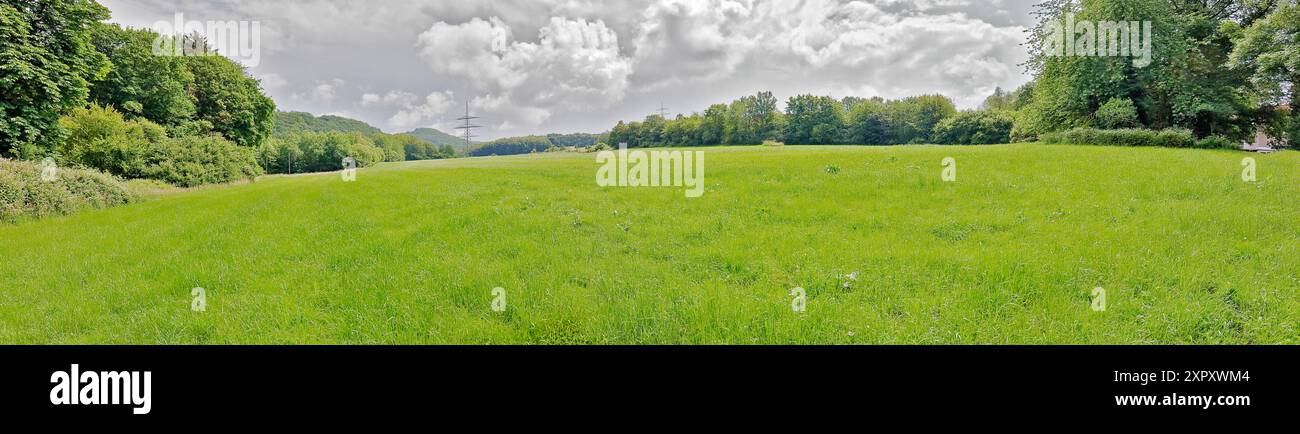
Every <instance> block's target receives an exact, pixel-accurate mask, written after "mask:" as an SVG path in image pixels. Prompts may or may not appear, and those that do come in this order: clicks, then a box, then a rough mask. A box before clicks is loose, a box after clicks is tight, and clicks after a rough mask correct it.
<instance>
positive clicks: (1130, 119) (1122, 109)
mask: <svg viewBox="0 0 1300 434" xmlns="http://www.w3.org/2000/svg"><path fill="white" fill-rule="evenodd" d="M1093 116H1094V118H1096V121H1097V126H1099V127H1101V128H1104V129H1118V128H1135V127H1138V126H1141V125H1142V124H1141V123H1140V122H1138V112H1137V107H1136V106H1134V105H1133V100H1130V99H1128V98H1112V99H1111V100H1110V101H1107V102H1106V103H1105V104H1102V105H1101V108H1098V109H1097V113H1095V114H1094V115H1093Z"/></svg>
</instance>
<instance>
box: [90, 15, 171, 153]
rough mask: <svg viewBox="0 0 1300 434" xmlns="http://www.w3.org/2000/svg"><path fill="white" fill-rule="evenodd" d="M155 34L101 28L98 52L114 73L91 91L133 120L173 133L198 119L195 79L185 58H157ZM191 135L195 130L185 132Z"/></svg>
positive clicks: (112, 26)
mask: <svg viewBox="0 0 1300 434" xmlns="http://www.w3.org/2000/svg"><path fill="white" fill-rule="evenodd" d="M158 37H159V35H158V34H157V33H154V32H153V31H150V30H136V29H123V28H122V27H120V26H118V25H116V24H99V25H96V26H95V30H94V33H93V41H94V45H95V49H96V50H98V51H99V52H100V53H102V54H104V55H105V56H107V58H108V60H109V62H110V63H111V64H112V69H111V70H110V71H109V73H108V74H107V75H106V76H104V77H103V78H101V79H99V80H96V81H95V82H94V83H93V84H92V86H91V92H90V99H91V100H92V101H95V102H97V103H99V104H102V105H108V106H113V107H116V108H118V109H119V110H121V111H123V112H124V114H125V115H126V116H127V117H129V118H144V119H148V120H151V121H153V122H154V123H157V124H160V125H163V126H165V127H168V128H178V127H182V126H183V125H184V126H188V127H193V126H194V125H192V124H188V123H190V122H192V121H193V120H194V116H195V114H196V108H195V105H194V102H195V100H196V98H195V96H194V95H191V94H190V89H191V88H192V87H193V86H194V75H193V74H191V73H190V71H189V69H188V68H187V67H186V65H185V58H183V57H177V56H157V55H154V54H153V43H154V41H155V40H156V39H157V38H158ZM185 131H189V130H185Z"/></svg>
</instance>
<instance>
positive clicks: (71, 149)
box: [57, 105, 167, 176]
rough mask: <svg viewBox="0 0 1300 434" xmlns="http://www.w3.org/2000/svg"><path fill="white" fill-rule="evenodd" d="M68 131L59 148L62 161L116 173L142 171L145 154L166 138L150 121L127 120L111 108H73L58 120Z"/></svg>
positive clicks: (126, 174)
mask: <svg viewBox="0 0 1300 434" xmlns="http://www.w3.org/2000/svg"><path fill="white" fill-rule="evenodd" d="M59 125H60V127H62V129H63V130H64V132H65V135H64V138H63V140H62V143H61V144H60V145H59V146H58V148H57V151H58V154H59V156H60V160H61V162H62V163H63V164H67V165H78V166H83V167H89V168H94V169H98V170H101V171H104V172H108V173H111V174H113V175H117V176H132V175H134V174H138V173H139V172H141V171H142V170H143V164H144V156H145V154H147V153H148V152H149V150H150V149H151V148H152V147H153V146H154V145H155V144H157V143H158V142H161V141H163V140H165V139H166V138H167V134H166V131H165V130H164V129H163V127H161V126H158V125H157V124H154V123H153V122H150V121H148V120H144V119H140V120H126V119H125V118H124V117H123V116H122V114H121V113H119V112H118V111H117V110H116V109H114V108H112V107H101V106H99V105H91V106H88V107H85V108H79V109H74V110H72V112H70V113H69V114H68V115H67V116H64V117H63V118H62V119H60V120H59Z"/></svg>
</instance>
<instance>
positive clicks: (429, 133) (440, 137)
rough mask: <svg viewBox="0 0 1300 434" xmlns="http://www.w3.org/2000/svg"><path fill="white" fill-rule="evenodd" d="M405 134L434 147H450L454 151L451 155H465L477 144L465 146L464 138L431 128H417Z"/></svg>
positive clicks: (472, 143)
mask: <svg viewBox="0 0 1300 434" xmlns="http://www.w3.org/2000/svg"><path fill="white" fill-rule="evenodd" d="M406 134H407V135H409V136H412V137H415V138H417V139H420V140H423V141H426V142H429V143H432V144H435V145H448V146H451V147H452V148H453V149H454V150H455V152H454V153H453V155H456V154H460V155H463V154H466V153H468V152H469V151H470V148H472V147H473V146H474V145H475V144H478V142H471V143H469V144H466V143H465V138H464V137H456V136H453V135H451V134H447V133H444V132H442V131H438V130H435V129H433V128H417V129H415V130H413V131H411V132H409V133H406Z"/></svg>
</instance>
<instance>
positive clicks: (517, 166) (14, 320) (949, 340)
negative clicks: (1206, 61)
mask: <svg viewBox="0 0 1300 434" xmlns="http://www.w3.org/2000/svg"><path fill="white" fill-rule="evenodd" d="M683 149H684V150H692V151H704V152H706V157H707V160H706V172H705V173H706V177H705V187H706V188H705V193H704V195H703V197H701V198H698V199H689V198H686V197H685V196H684V195H683V194H682V189H681V188H614V187H611V188H602V187H599V186H597V185H596V182H595V178H594V175H595V173H596V169H597V167H598V165H597V164H596V163H595V162H594V161H593V160H594V156H595V154H579V153H542V154H533V155H523V156H509V157H482V158H467V159H454V160H434V161H420V162H406V163H384V164H380V165H377V166H374V167H371V168H366V169H361V170H359V171H358V172H357V181H356V182H343V181H342V180H341V179H340V176H339V174H338V173H326V174H311V175H293V176H267V177H263V178H261V179H259V180H258V181H257V182H255V183H246V184H238V185H226V186H216V187H206V188H200V189H194V190H180V191H175V192H170V193H165V194H159V195H156V196H152V197H150V198H149V199H148V200H145V201H142V202H140V203H136V204H131V205H127V206H122V207H117V208H111V209H103V210H93V211H86V212H81V213H78V214H75V215H71V216H64V217H56V218H50V219H45V220H39V221H28V222H22V223H19V224H10V225H0V240H3V244H4V245H5V248H6V255H5V256H6V257H7V260H6V261H3V262H0V281H2V282H7V283H6V284H5V286H4V287H3V288H0V301H3V302H2V303H0V341H2V342H6V343H11V344H430V343H436V344H443V343H504V344H1295V343H1297V341H1296V338H1297V336H1300V322H1298V321H1300V320H1298V319H1300V299H1297V297H1296V294H1297V291H1296V290H1297V289H1298V288H1300V247H1297V246H1300V242H1298V241H1300V230H1298V229H1297V226H1296V225H1295V222H1297V221H1300V209H1298V208H1297V207H1296V206H1295V198H1296V197H1300V196H1297V193H1300V170H1297V168H1298V167H1300V165H1298V163H1300V157H1298V156H1297V154H1296V153H1294V152H1283V153H1278V154H1272V155H1256V154H1245V153H1241V152H1231V151H1210V150H1185V149H1160V148H1115V147H1087V146H1057V145H1039V144H1015V145H990V146H928V145H927V146H921V145H916V146H897V147H870V146H784V147H770V146H756V147H717V148H714V147H710V148H683ZM1248 156H1249V157H1251V158H1254V159H1256V160H1257V161H1258V180H1257V181H1256V182H1244V181H1243V180H1242V178H1241V172H1242V165H1241V164H1242V159H1243V158H1245V157H1248ZM945 158H953V159H954V160H955V161H956V162H957V179H956V181H955V182H944V181H943V180H942V179H941V171H942V170H943V167H942V166H941V161H943V160H944V159H945ZM194 288H203V289H204V291H205V303H206V306H205V309H204V311H202V312H196V311H194V310H192V309H191V304H192V301H193V296H192V294H193V293H192V290H193V289H194ZM495 288H502V289H503V290H504V292H503V294H504V301H505V303H504V304H503V305H502V306H499V307H504V309H503V311H497V310H501V309H497V310H494V309H493V307H494V306H493V303H494V300H496V299H498V298H500V297H498V294H496V293H494V291H493V290H494V289H495ZM794 288H802V289H803V290H804V291H805V292H806V311H804V312H795V311H793V310H792V308H791V303H792V292H791V291H792V290H793V289H794ZM1096 288H1102V289H1103V290H1104V294H1105V302H1104V309H1101V310H1098V309H1094V308H1095V307H1096V303H1095V302H1096V295H1095V294H1096V293H1095V292H1094V290H1095V289H1096Z"/></svg>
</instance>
